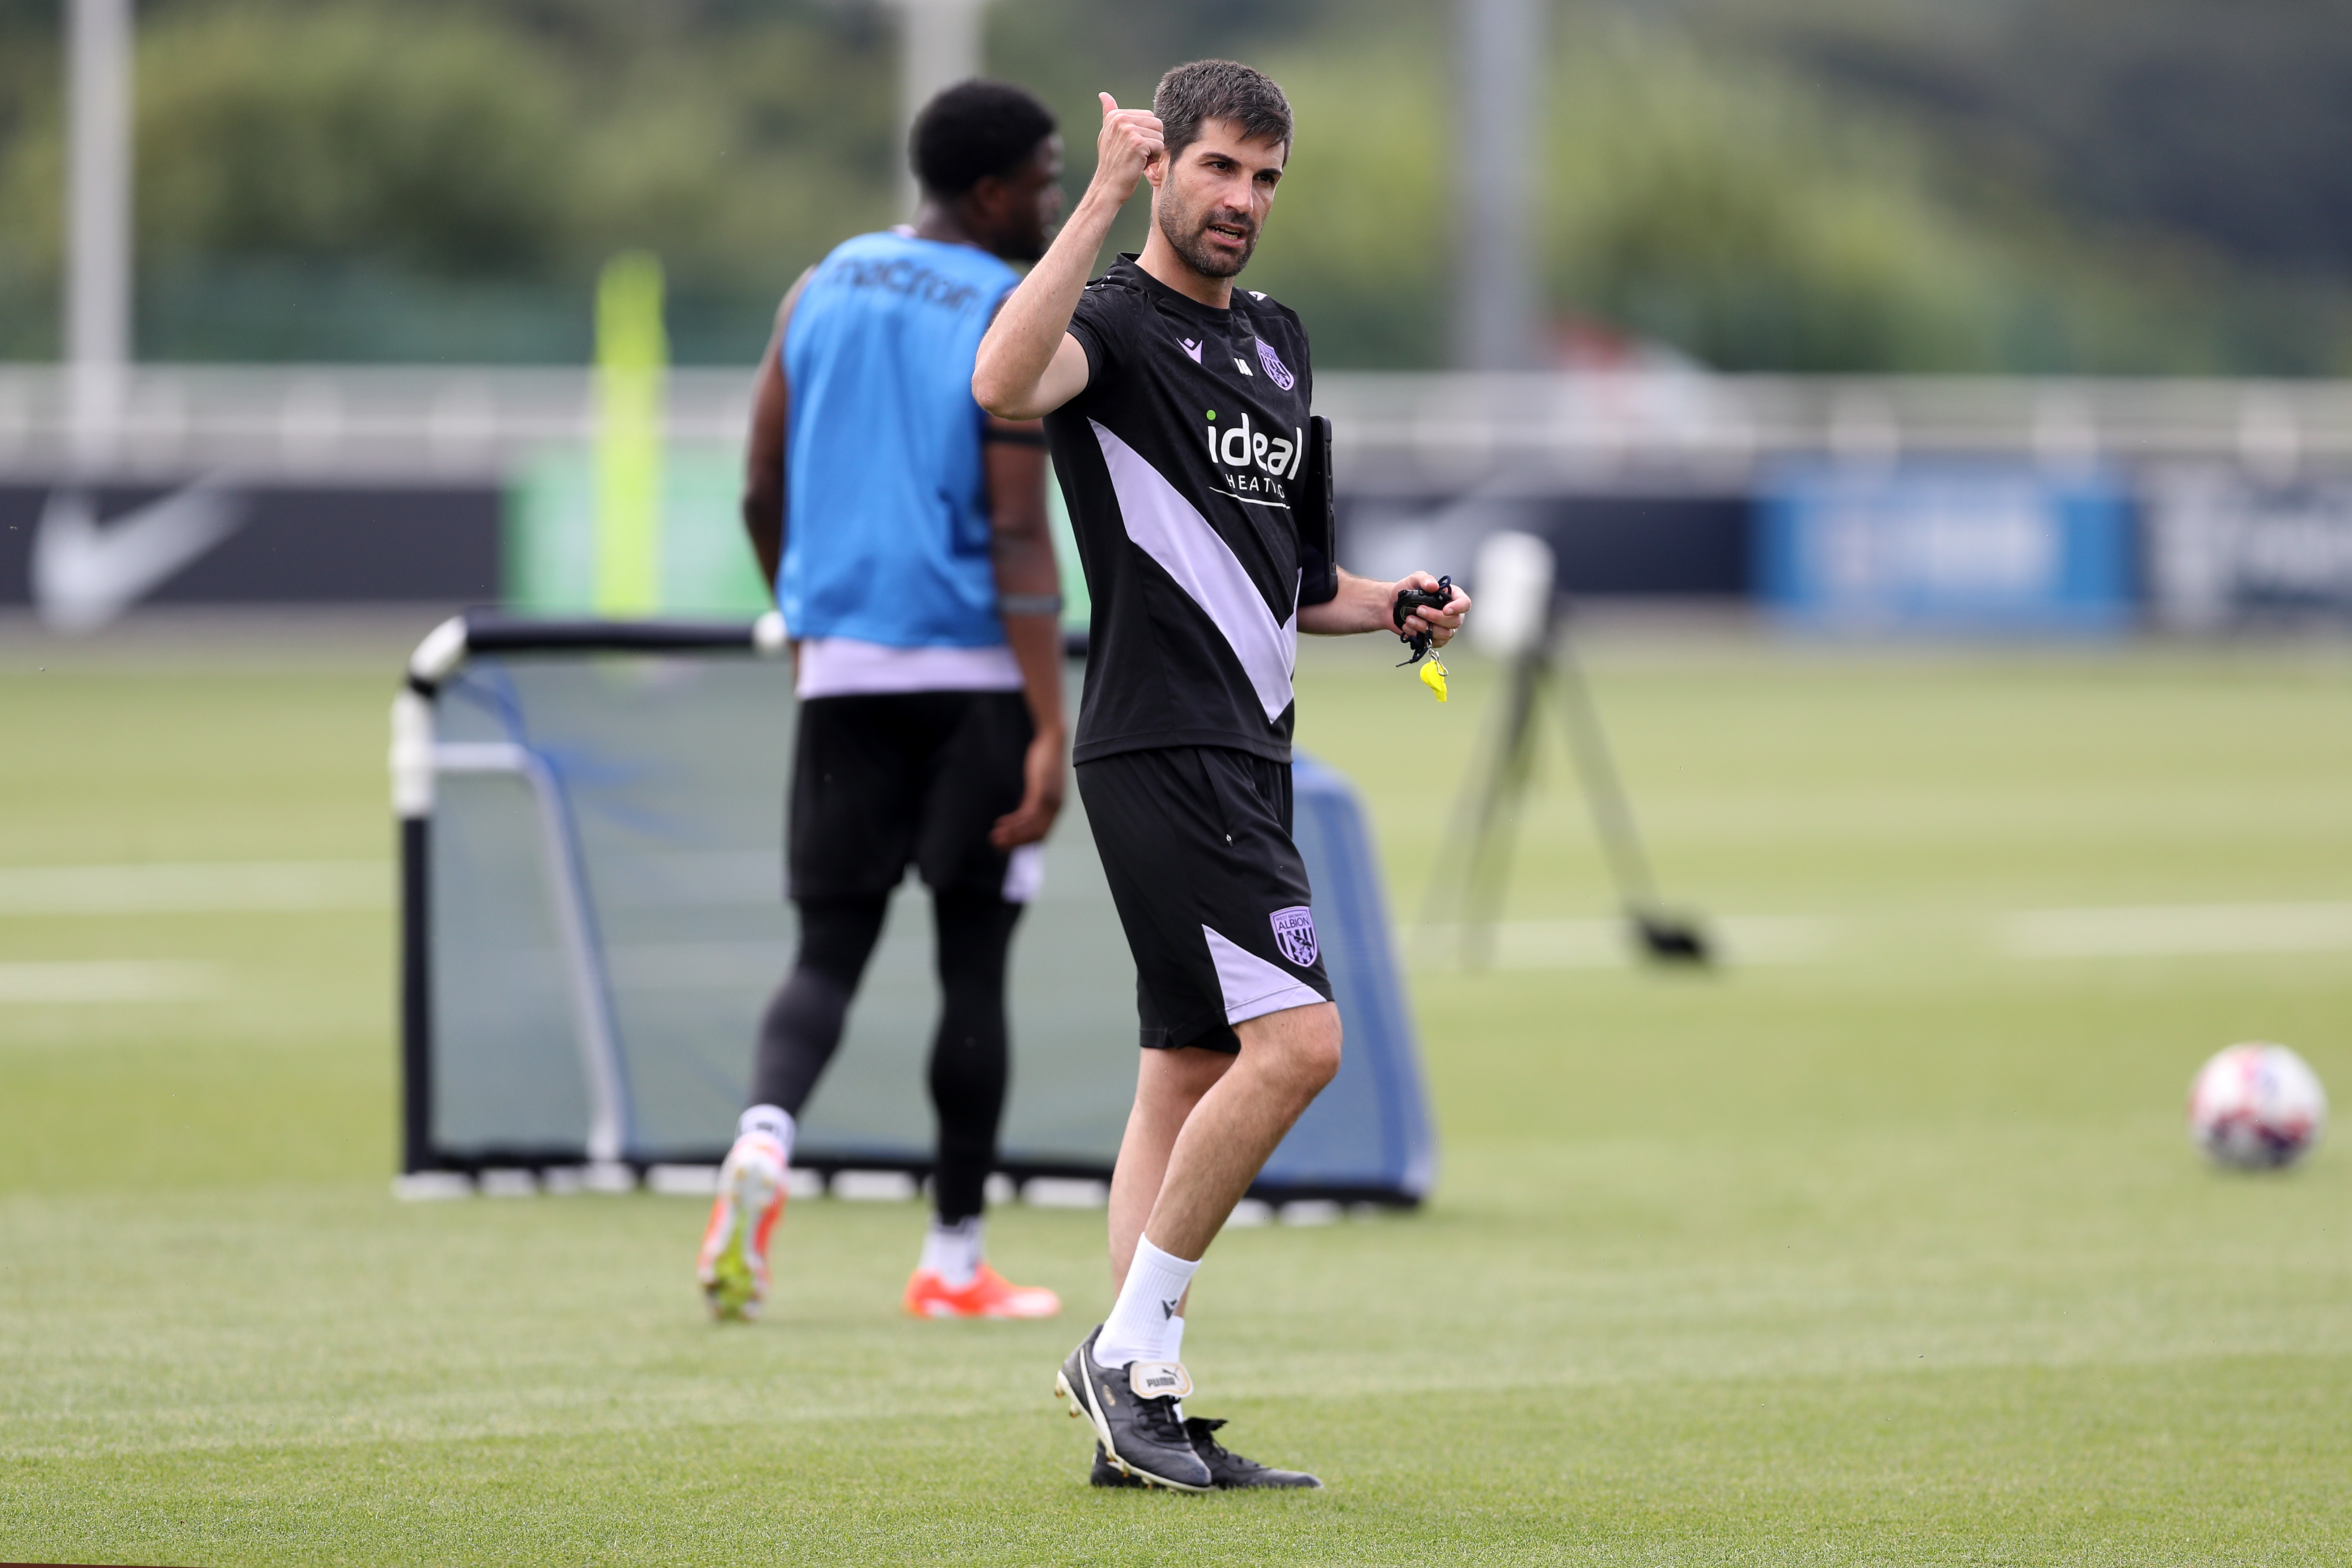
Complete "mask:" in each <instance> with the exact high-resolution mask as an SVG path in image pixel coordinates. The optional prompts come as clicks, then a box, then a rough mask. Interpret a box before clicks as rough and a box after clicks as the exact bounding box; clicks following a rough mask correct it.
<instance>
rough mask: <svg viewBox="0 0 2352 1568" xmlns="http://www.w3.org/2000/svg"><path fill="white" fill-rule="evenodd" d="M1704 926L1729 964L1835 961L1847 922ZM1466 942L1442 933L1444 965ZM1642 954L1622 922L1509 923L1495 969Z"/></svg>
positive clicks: (1616, 960) (1612, 960)
mask: <svg viewBox="0 0 2352 1568" xmlns="http://www.w3.org/2000/svg"><path fill="white" fill-rule="evenodd" d="M1701 924H1702V925H1703V926H1704V928H1705V930H1706V934H1707V935H1708V936H1709V937H1710V938H1711V939H1713V940H1714V941H1715V942H1717V944H1718V945H1719V946H1720V948H1721V950H1722V952H1723V955H1724V957H1725V959H1726V960H1727V962H1729V963H1738V964H1759V963H1811V962H1814V961H1817V960H1820V959H1822V958H1826V957H1829V956H1830V955H1831V953H1832V951H1833V950H1834V949H1835V948H1836V946H1837V945H1838V941H1839V938H1840V935H1841V925H1842V922H1840V921H1833V920H1824V919H1822V918H1820V917H1818V916H1813V915H1728V916H1725V917H1724V918H1722V919H1720V920H1708V921H1702V922H1701ZM1460 943H1461V933H1460V932H1459V931H1456V930H1451V929H1441V930H1440V931H1439V932H1438V933H1437V935H1436V937H1435V938H1434V940H1433V942H1432V943H1431V944H1430V945H1431V946H1433V948H1434V950H1435V952H1436V953H1437V954H1438V957H1439V962H1440V963H1441V964H1444V963H1451V962H1452V961H1453V959H1454V955H1455V954H1456V953H1458V952H1460V951H1461V946H1460ZM1415 945H1416V948H1418V947H1419V946H1420V945H1421V944H1419V943H1416V944H1415ZM1637 956H1638V955H1637V954H1636V952H1635V951H1634V939H1633V933H1632V931H1630V930H1628V928H1627V926H1626V924H1625V922H1624V921H1622V920H1597V921H1596V920H1580V921H1503V922H1501V923H1499V924H1497V925H1496V927H1495V930H1494V945H1493V948H1492V951H1491V958H1490V961H1489V966H1490V967H1492V968H1496V969H1616V968H1622V967H1623V966H1624V965H1626V964H1628V963H1633V962H1634V960H1635V958H1636V957H1637Z"/></svg>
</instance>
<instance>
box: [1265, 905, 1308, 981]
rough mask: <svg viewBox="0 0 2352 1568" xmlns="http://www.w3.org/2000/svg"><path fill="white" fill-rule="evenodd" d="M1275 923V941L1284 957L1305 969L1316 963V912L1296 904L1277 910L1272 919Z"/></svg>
mask: <svg viewBox="0 0 2352 1568" xmlns="http://www.w3.org/2000/svg"><path fill="white" fill-rule="evenodd" d="M1270 918H1271V919H1272V920H1273V921H1274V940H1275V943H1276V945H1277V946H1279V947H1280V948H1281V949H1282V956H1283V957H1285V958H1286V959H1288V960H1290V962H1291V963H1295V964H1297V965H1298V967H1299V968H1301V969H1304V968H1306V967H1307V965H1308V964H1310V963H1314V962H1315V954H1316V952H1318V949H1317V947H1316V945H1315V911H1314V910H1310V909H1308V908H1307V906H1306V905H1305V904H1294V905H1292V906H1291V907H1290V908H1289V909H1286V910H1275V911H1274V914H1273V915H1272V916H1271V917H1270Z"/></svg>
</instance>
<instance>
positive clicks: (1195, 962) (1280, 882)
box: [1077, 746, 1331, 1053]
mask: <svg viewBox="0 0 2352 1568" xmlns="http://www.w3.org/2000/svg"><path fill="white" fill-rule="evenodd" d="M1077 772H1078V795H1079V797H1080V798H1081V799H1083V800H1084V801H1085V802H1086V807H1087V821H1088V822H1089V823H1090V824H1091V825H1092V826H1093V827H1094V833H1095V847H1096V848H1097V850H1098V851H1099V852H1100V853H1101V855H1102V864H1103V871H1104V873H1105V875H1106V876H1107V877H1108V879H1109V881H1110V896H1111V900H1112V901H1113V902H1114V903H1116V904H1117V905H1118V919H1119V923H1120V924H1121V925H1122V926H1124V927H1126V928H1127V944H1128V946H1129V949H1131V950H1132V951H1133V952H1134V953H1135V982H1136V984H1135V992H1136V1011H1137V1013H1138V1014H1139V1016H1140V1019H1141V1022H1142V1026H1143V1035H1142V1043H1143V1045H1144V1046H1145V1047H1146V1048H1160V1049H1172V1048H1174V1047H1180V1046H1201V1047H1205V1048H1207V1049H1209V1050H1213V1051H1224V1052H1228V1053H1232V1052H1236V1051H1239V1050H1240V1049H1241V1042H1240V1041H1239V1040H1238V1039H1236V1038H1235V1037H1234V1030H1233V1026H1234V1025H1235V1024H1238V1023H1241V1022H1243V1021H1244V1019H1249V1018H1256V1017H1262V1016H1265V1014H1268V1013H1278V1012H1281V1011H1282V1010H1283V1009H1284V1008H1286V1007H1302V1006H1307V1005H1310V1004H1313V1003H1317V1002H1328V1001H1329V1000H1330V999H1331V982H1330V979H1329V977H1328V975H1326V974H1325V973H1323V955H1322V952H1321V951H1320V950H1319V948H1318V945H1317V943H1316V940H1315V917H1314V915H1313V914H1312V913H1311V912H1310V910H1309V903H1310V900H1311V897H1312V895H1311V894H1310V893H1309V891H1308V889H1307V868H1306V866H1305V865H1304V864H1303V863H1302V862H1301V861H1300V859H1299V857H1298V847H1297V846H1296V845H1295V844H1293V843H1291V841H1290V764H1289V763H1277V762H1271V761H1268V760H1267V759H1265V758H1264V757H1258V756H1253V755H1251V754H1250V753H1249V752H1238V751H1232V750H1229V749H1227V748H1224V747H1222V746H1171V747H1164V748H1156V749H1153V750H1150V751H1141V752H1114V753H1113V754H1112V755H1110V756H1108V757H1097V758H1096V759H1095V760H1094V761H1092V762H1088V763H1081V764H1080V765H1079V767H1078V770H1077Z"/></svg>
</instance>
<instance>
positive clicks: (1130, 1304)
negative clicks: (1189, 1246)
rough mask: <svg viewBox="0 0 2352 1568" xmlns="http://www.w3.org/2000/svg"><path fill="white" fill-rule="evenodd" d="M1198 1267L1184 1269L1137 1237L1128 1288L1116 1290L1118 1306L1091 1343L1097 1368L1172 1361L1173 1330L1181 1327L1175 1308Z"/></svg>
mask: <svg viewBox="0 0 2352 1568" xmlns="http://www.w3.org/2000/svg"><path fill="white" fill-rule="evenodd" d="M1200 1267H1201V1265H1200V1261H1199V1260H1198V1259H1197V1258H1196V1259H1194V1260H1193V1261H1192V1262H1190V1263H1187V1262H1186V1261H1185V1260H1184V1259H1182V1258H1178V1257H1177V1256H1175V1255H1174V1254H1173V1253H1168V1252H1162V1251H1160V1249H1159V1248H1158V1247H1154V1246H1152V1245H1151V1238H1150V1237H1148V1236H1139V1237H1136V1238H1135V1261H1134V1262H1132V1263H1130V1264H1129V1265H1128V1266H1127V1283H1126V1284H1124V1285H1122V1286H1120V1287H1119V1291H1118V1301H1117V1302H1115V1303H1114V1304H1113V1305H1112V1307H1111V1310H1110V1316H1109V1317H1108V1318H1107V1319H1105V1320H1104V1321H1103V1328H1102V1333H1101V1334H1100V1335H1099V1336H1097V1339H1096V1340H1095V1361H1096V1363H1097V1364H1098V1365H1101V1366H1108V1367H1120V1366H1125V1365H1126V1364H1127V1363H1129V1362H1131V1361H1174V1360H1175V1359H1176V1352H1175V1348H1174V1347H1175V1345H1176V1344H1177V1342H1178V1341H1179V1338H1180V1336H1181V1331H1180V1330H1178V1329H1177V1328H1176V1327H1175V1326H1174V1325H1175V1324H1176V1323H1178V1322H1180V1321H1181V1319H1179V1318H1178V1317H1177V1316H1176V1307H1177V1304H1178V1303H1179V1302H1181V1301H1182V1300H1184V1291H1185V1290H1186V1289H1187V1288H1188V1287H1190V1286H1191V1285H1192V1272H1193V1270H1194V1269H1196V1268H1200Z"/></svg>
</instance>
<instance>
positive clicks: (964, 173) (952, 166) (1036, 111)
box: [907, 80, 1054, 197]
mask: <svg viewBox="0 0 2352 1568" xmlns="http://www.w3.org/2000/svg"><path fill="white" fill-rule="evenodd" d="M1053 133H1054V116H1053V113H1052V111H1051V110H1048V109H1046V107H1045V105H1044V104H1042V103H1040V102H1038V101H1037V100H1036V99H1035V98H1034V97H1032V96H1031V95H1030V94H1029V93H1027V92H1025V91H1024V90H1023V89H1020V88H1017V87H1015V86H1013V84H1012V83H1011V82H1009V81H980V80H972V81H960V82H958V83H956V84H955V86H953V87H950V88H947V89H943V90H941V91H940V95H939V96H938V97H936V98H934V99H932V100H931V101H930V102H929V103H927V104H925V105H923V111H922V112H921V113H920V114H918V115H917V116H915V129H914V132H913V133H912V134H910V135H909V136H908V138H907V161H908V163H911V164H912V165H913V166H914V170H915V178H917V179H918V180H920V181H921V182H922V183H923V189H924V190H926V191H928V192H929V193H930V194H931V195H935V196H948V197H955V196H960V195H963V194H964V193H965V192H966V191H969V190H970V189H971V188H972V186H974V185H976V184H980V182H981V181H982V180H984V179H986V178H988V177H989V176H990V175H991V174H1011V173H1012V172H1013V170H1015V169H1017V168H1019V167H1020V166H1021V165H1022V164H1024V163H1027V162H1028V161H1029V160H1030V158H1031V156H1032V155H1034V153H1036V151H1037V143H1039V142H1043V141H1044V140H1045V138H1046V137H1048V136H1051V135H1052V134H1053Z"/></svg>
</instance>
